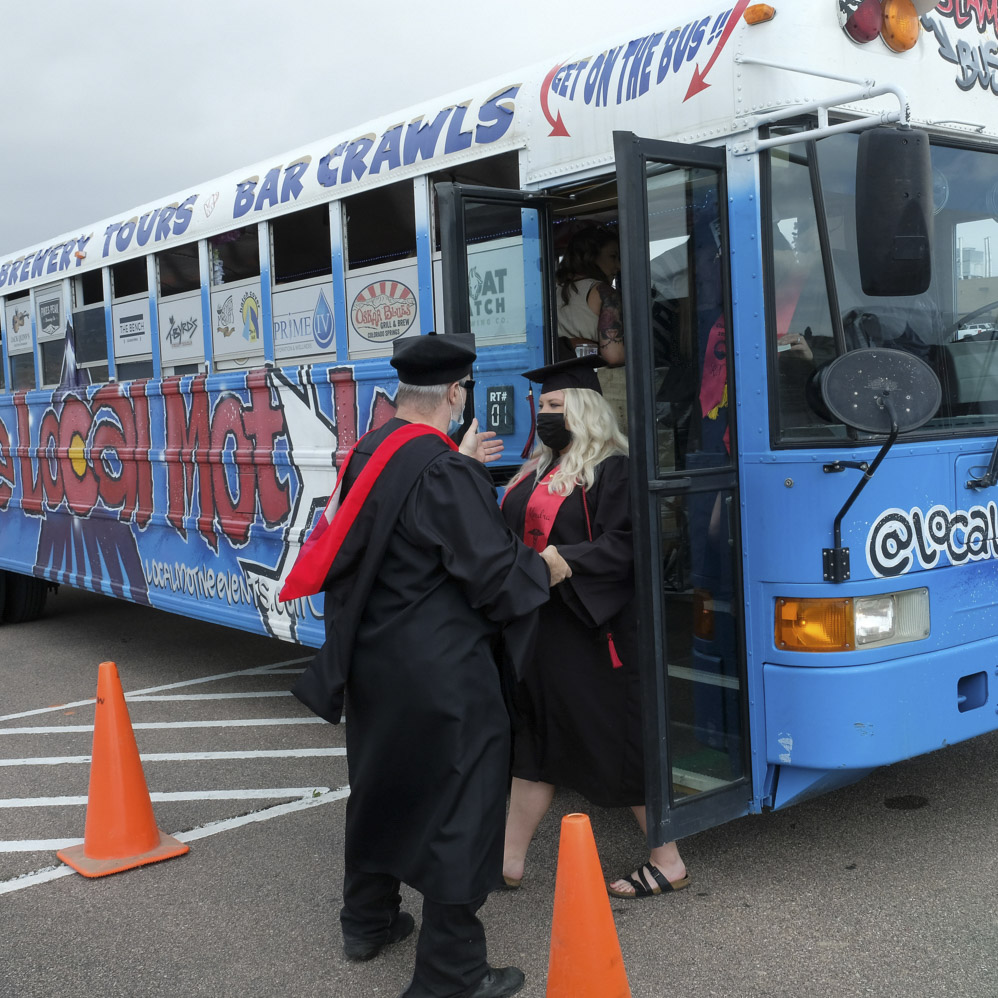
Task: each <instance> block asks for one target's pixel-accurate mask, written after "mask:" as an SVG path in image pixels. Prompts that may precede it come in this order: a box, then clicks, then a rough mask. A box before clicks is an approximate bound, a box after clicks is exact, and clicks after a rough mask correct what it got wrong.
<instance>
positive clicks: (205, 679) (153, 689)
mask: <svg viewBox="0 0 998 998" xmlns="http://www.w3.org/2000/svg"><path fill="white" fill-rule="evenodd" d="M311 661H312V659H311V657H309V658H293V659H289V660H288V661H287V662H275V663H274V664H272V665H257V666H254V667H253V668H252V669H240V670H239V671H238V672H221V673H219V674H218V675H216V676H200V677H199V678H197V679H184V680H181V681H180V682H177V683H164V684H163V685H162V686H150V687H148V688H147V689H144V690H133V691H132V693H131V695H132V696H142V695H144V694H148V693H159V692H161V691H162V690H176V689H180V687H182V686H197V685H198V684H200V683H214V682H217V681H218V680H220V679H234V678H236V677H238V676H253V675H262V674H265V673H266V671H267V670H268V669H279V668H283V667H284V666H287V665H301V663H302V662H311ZM127 698H128V695H127V694H126V699H127ZM95 702H96V698H95V697H90V699H89V700H76V701H74V702H73V703H58V704H53V705H52V706H51V707H37V708H36V709H35V710H23V711H20V712H19V713H17V714H5V715H3V716H0V723H2V722H4V721H16V720H17V719H18V718H19V717H32V716H33V715H36V714H50V713H52V711H55V710H66V709H67V708H70V707H86V706H87V705H88V704H92V703H95Z"/></svg>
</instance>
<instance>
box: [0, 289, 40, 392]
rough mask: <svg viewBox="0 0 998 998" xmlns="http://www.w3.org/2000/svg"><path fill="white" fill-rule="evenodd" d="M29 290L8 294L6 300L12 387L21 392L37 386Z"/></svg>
mask: <svg viewBox="0 0 998 998" xmlns="http://www.w3.org/2000/svg"><path fill="white" fill-rule="evenodd" d="M28 305H29V300H28V292H27V291H22V292H21V293H20V294H15V295H8V296H7V298H6V300H5V302H4V311H5V313H6V320H7V354H8V356H9V357H10V387H11V389H12V390H13V391H15V392H19V391H23V390H24V389H28V388H35V387H36V384H35V352H34V346H33V344H32V342H31V316H30V314H29V312H28Z"/></svg>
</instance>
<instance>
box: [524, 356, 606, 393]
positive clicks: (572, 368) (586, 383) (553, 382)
mask: <svg viewBox="0 0 998 998" xmlns="http://www.w3.org/2000/svg"><path fill="white" fill-rule="evenodd" d="M605 364H606V361H605V360H603V358H602V357H600V356H599V354H590V355H589V356H588V357H572V358H571V360H562V361H559V362H558V363H557V364H548V365H547V367H538V368H537V369H536V370H534V371H524V372H523V376H524V377H525V378H526V379H527V380H528V381H535V382H537V383H538V384H539V385H540V386H541V395H543V394H545V392H556V391H559V390H560V389H562V388H588V389H589V390H590V391H593V392H599V393H600V395H602V394H603V389H602V388H601V387H600V383H599V378H598V377H596V368H597V367H603V366H604V365H605Z"/></svg>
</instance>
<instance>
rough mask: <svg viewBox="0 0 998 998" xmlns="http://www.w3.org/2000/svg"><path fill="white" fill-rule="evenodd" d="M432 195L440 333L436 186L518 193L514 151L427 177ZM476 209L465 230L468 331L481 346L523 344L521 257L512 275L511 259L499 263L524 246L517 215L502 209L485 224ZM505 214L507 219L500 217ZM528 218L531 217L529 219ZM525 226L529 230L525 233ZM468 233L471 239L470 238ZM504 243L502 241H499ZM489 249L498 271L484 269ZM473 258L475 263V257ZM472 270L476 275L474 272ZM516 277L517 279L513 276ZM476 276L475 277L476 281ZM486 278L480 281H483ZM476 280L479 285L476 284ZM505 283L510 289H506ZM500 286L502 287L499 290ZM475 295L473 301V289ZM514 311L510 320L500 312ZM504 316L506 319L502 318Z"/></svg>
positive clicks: (435, 294) (436, 326) (440, 271)
mask: <svg viewBox="0 0 998 998" xmlns="http://www.w3.org/2000/svg"><path fill="white" fill-rule="evenodd" d="M429 183H430V190H431V191H433V192H434V193H433V231H434V243H433V247H434V249H433V308H434V313H435V315H434V325H433V328H434V329H436V331H437V332H438V333H446V332H447V329H446V328H445V326H446V320H445V318H444V307H443V293H444V290H443V285H444V282H443V263H442V258H441V253H440V209H439V207H438V205H437V198H436V190H435V186H434V185H436V184H438V183H454V184H464V185H467V186H471V187H498V188H502V189H504V190H518V189H519V187H520V171H519V161H518V158H517V154H516V153H515V152H508V153H502V154H501V155H499V156H490V157H489V158H487V159H481V160H477V161H476V162H474V163H463V164H461V165H460V166H456V167H453V168H452V169H449V170H438V171H437V172H436V173H433V174H431V175H430V178H429ZM482 208H484V206H481V205H479V206H476V207H474V208H471V209H470V210H471V211H473V212H475V214H476V215H478V218H477V221H476V222H474V223H473V222H472V218H471V215H470V214H469V216H468V218H467V223H466V224H467V225H468V232H467V238H468V271H469V274H468V277H469V284H470V285H471V286H470V287H469V292H470V294H471V296H472V297H471V302H470V305H471V327H472V328H471V331H472V332H473V333H474V334H475V336H476V338H477V342H478V344H479V345H480V346H483V345H487V344H489V343H515V342H521V343H522V342H523V341H524V339H525V338H526V322H525V321H524V314H523V307H524V306H523V302H522V297H523V295H522V289H523V280H522V278H523V256H522V254H516V255H515V259H514V261H513V264H512V267H513V269H512V270H510V269H509V267H508V266H507V264H508V263H509V260H506V261H502V260H501V257H502V255H503V250H505V251H506V255H507V256H509V252H510V250H514V249H515V248H516V247H520V246H522V234H521V231H520V230H521V227H522V220H521V218H520V213H519V212H518V211H516V210H514V209H511V208H508V207H507V208H505V209H500V215H499V216H498V217H493V218H491V219H487V218H486V217H484V215H485V214H487V212H485V213H483V212H482V211H481V209H482ZM503 212H505V214H503ZM530 217H531V219H532V218H533V216H532V215H531V216H530ZM529 227H530V226H529V223H528V228H529ZM472 228H474V229H475V235H474V236H472V231H471V230H472ZM504 237H505V238H506V240H507V241H506V242H505V243H504V242H502V240H503V238H504ZM489 250H492V251H494V252H495V253H496V254H497V257H496V266H495V267H488V266H485V265H484V262H485V260H486V258H487V257H486V254H487V253H488V251H489ZM475 255H477V256H478V261H477V264H476V263H475V262H473V257H474V256H475ZM472 271H474V273H472ZM517 273H519V278H517V277H516V274H517ZM476 275H477V276H476ZM483 275H484V276H483ZM479 279H480V280H479ZM507 280H508V281H509V283H510V289H519V292H517V291H516V290H512V293H510V290H508V289H507ZM500 284H501V285H502V287H501V288H500ZM476 287H477V289H478V295H477V297H476V296H475V289H476ZM507 306H509V307H510V308H512V316H517V315H518V316H519V318H518V319H515V318H513V317H512V316H510V315H507V313H505V312H503V311H499V310H501V309H506V308H507ZM504 316H505V318H503V317H504ZM513 323H517V324H518V325H519V333H517V332H516V331H513V332H510V329H511V326H512V324H513Z"/></svg>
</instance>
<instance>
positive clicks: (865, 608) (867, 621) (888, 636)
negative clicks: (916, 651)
mask: <svg viewBox="0 0 998 998" xmlns="http://www.w3.org/2000/svg"><path fill="white" fill-rule="evenodd" d="M855 621H856V646H857V647H858V648H879V647H880V646H881V645H896V644H901V643H902V642H904V641H920V640H921V639H922V638H927V637H928V636H929V590H928V589H909V590H907V591H906V592H900V593H887V594H886V595H884V596H863V597H860V598H858V599H857V600H856V601H855Z"/></svg>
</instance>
